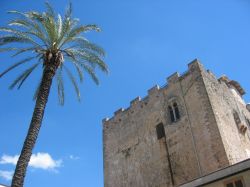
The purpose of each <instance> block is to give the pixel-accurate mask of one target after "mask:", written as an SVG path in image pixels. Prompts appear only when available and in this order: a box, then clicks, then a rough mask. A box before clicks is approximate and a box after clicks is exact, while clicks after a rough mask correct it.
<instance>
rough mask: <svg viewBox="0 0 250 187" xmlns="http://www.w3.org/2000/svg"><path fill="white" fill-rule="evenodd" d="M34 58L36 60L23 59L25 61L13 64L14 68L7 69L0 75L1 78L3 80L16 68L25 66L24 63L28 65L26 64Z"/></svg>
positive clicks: (30, 58)
mask: <svg viewBox="0 0 250 187" xmlns="http://www.w3.org/2000/svg"><path fill="white" fill-rule="evenodd" d="M34 58H35V57H29V58H25V59H23V60H21V61H19V62H17V63H15V64H13V65H12V66H10V67H9V68H8V69H6V70H5V71H4V72H2V73H1V74H0V78H1V77H2V76H4V75H5V74H6V73H8V72H9V71H11V70H13V69H14V68H16V67H18V66H20V65H22V64H24V63H26V62H29V61H31V60H33V59H34Z"/></svg>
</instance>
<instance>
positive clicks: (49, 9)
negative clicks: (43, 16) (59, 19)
mask: <svg viewBox="0 0 250 187" xmlns="http://www.w3.org/2000/svg"><path fill="white" fill-rule="evenodd" d="M45 6H46V8H47V13H48V15H49V16H50V17H52V18H55V12H54V9H53V7H52V6H51V5H50V4H49V2H48V1H46V2H45Z"/></svg>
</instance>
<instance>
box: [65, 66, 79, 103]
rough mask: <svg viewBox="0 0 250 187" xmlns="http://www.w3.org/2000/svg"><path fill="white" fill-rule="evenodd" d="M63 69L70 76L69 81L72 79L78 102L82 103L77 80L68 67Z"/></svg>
mask: <svg viewBox="0 0 250 187" xmlns="http://www.w3.org/2000/svg"><path fill="white" fill-rule="evenodd" d="M63 67H64V69H65V70H66V73H67V75H68V76H69V79H70V81H71V83H72V84H73V86H74V88H75V91H76V95H77V99H78V101H80V100H81V94H80V90H79V88H78V85H77V83H76V80H75V78H74V76H73V74H72V73H71V71H70V70H69V69H68V68H67V67H66V66H63Z"/></svg>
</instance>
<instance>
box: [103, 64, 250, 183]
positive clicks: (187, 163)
mask: <svg viewBox="0 0 250 187" xmlns="http://www.w3.org/2000/svg"><path fill="white" fill-rule="evenodd" d="M167 80H168V85H167V86H164V87H162V88H159V86H154V87H153V88H151V89H150V90H148V96H146V97H145V98H143V99H140V98H139V97H138V98H136V99H134V100H133V101H131V103H130V107H129V108H128V109H125V110H124V109H119V110H118V111H116V112H115V115H114V116H113V117H112V118H111V119H105V120H104V121H103V144H104V145H103V146H104V186H105V187H131V186H136V187H175V186H178V185H179V184H182V183H185V182H187V181H190V180H192V179H194V178H197V177H199V176H202V175H205V174H208V173H210V172H213V171H215V170H217V169H219V168H223V167H225V166H228V165H229V164H233V163H235V162H237V161H238V160H240V159H235V157H239V155H241V159H243V158H246V152H247V151H246V149H247V148H250V146H249V139H247V138H249V137H250V134H249V132H247V133H246V134H245V135H244V137H243V136H242V135H240V134H239V133H238V131H236V132H235V129H236V128H235V127H236V125H235V124H234V126H233V124H232V123H233V122H234V119H233V118H232V116H231V117H225V115H226V116H227V115H230V112H229V111H230V110H232V108H233V106H231V105H233V104H232V103H231V105H229V104H228V106H227V107H226V109H225V103H226V101H224V100H225V98H224V97H225V96H224V95H225V94H227V97H229V96H230V99H231V100H232V94H231V91H230V90H229V89H228V88H227V86H226V85H224V84H223V83H219V82H218V81H217V79H216V78H215V77H214V76H213V75H212V74H211V73H209V72H207V71H205V69H204V68H203V67H202V65H201V64H200V63H199V62H198V61H197V60H195V61H193V62H192V63H190V64H189V69H188V71H187V72H185V73H184V74H183V75H181V76H179V74H178V73H175V74H173V75H171V76H170V77H168V79H167ZM212 85H213V86H212ZM214 88H216V89H217V90H219V91H218V92H214V91H213V90H212V89H214ZM226 89H227V90H226ZM226 91H227V93H224V92H226ZM223 94H224V95H223ZM222 95H223V96H222ZM218 100H223V101H222V102H218ZM173 101H175V102H176V103H178V108H179V111H180V116H181V117H180V119H179V120H177V121H176V122H171V120H170V114H169V112H168V106H169V105H171V103H172V102H173ZM238 105H239V107H240V108H242V110H243V108H244V107H245V106H244V103H243V104H242V103H241V104H240V103H239V104H238ZM241 105H242V106H241ZM231 107H232V108H231ZM225 110H226V111H228V112H226V113H224V111H225ZM242 112H243V113H244V114H245V113H247V112H248V111H246V110H243V111H242ZM220 116H222V117H220ZM246 116H247V117H250V116H249V112H248V113H247V114H246ZM160 123H162V124H163V125H164V130H165V134H166V137H164V138H161V139H158V138H157V133H156V126H157V125H158V124H160ZM228 125H230V126H232V128H231V129H230V128H228V129H227V130H224V128H227V127H228ZM236 130H237V129H236ZM237 133H238V134H237ZM232 136H235V137H237V138H236V140H235V145H233V146H230V142H231V139H232ZM230 138H231V139H230ZM239 144H242V145H240V146H239ZM237 146H239V148H240V151H241V152H239V153H236V152H237ZM243 153H244V154H243ZM242 155H244V156H242Z"/></svg>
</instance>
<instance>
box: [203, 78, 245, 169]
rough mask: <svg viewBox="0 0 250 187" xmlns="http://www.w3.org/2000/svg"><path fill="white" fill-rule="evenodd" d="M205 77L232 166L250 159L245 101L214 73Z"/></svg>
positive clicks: (235, 90)
mask: <svg viewBox="0 0 250 187" xmlns="http://www.w3.org/2000/svg"><path fill="white" fill-rule="evenodd" d="M203 77H204V82H205V84H206V88H207V91H208V95H209V98H210V101H211V104H212V107H213V110H214V114H215V116H216V121H217V124H218V128H219V131H220V134H221V137H222V140H223V145H224V147H225V150H226V153H227V157H228V160H229V162H230V165H232V164H235V163H237V162H240V161H242V160H245V159H247V158H250V130H249V128H250V124H249V123H248V121H247V119H250V112H249V111H248V110H247V109H246V104H245V102H244V100H243V99H242V97H241V96H240V94H239V93H238V91H237V89H235V88H234V87H228V85H227V84H226V83H225V82H224V81H218V80H217V79H216V77H215V76H214V75H213V74H212V73H206V74H204V76H203ZM234 112H237V113H238V115H239V118H240V121H241V123H240V124H239V125H241V124H242V125H244V126H245V127H246V128H247V129H246V131H245V132H241V130H240V128H239V126H238V125H237V123H236V122H235V120H234Z"/></svg>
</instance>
